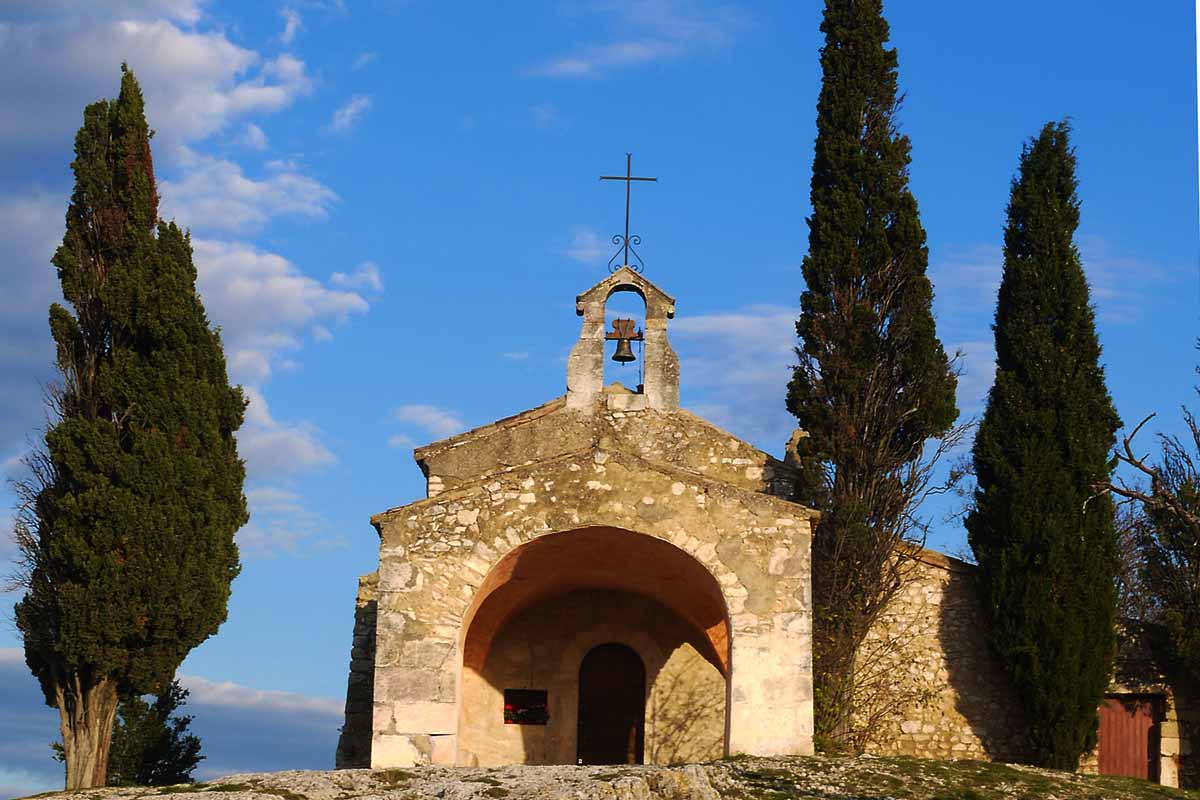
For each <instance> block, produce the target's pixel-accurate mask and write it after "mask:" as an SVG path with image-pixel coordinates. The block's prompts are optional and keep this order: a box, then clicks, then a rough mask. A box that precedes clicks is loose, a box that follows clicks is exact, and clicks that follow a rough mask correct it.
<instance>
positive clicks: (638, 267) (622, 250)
mask: <svg viewBox="0 0 1200 800" xmlns="http://www.w3.org/2000/svg"><path fill="white" fill-rule="evenodd" d="M612 243H613V244H615V245H616V246H617V252H615V253H613V254H612V258H610V259H609V260H608V272H609V274H610V275H611V274H612V273H614V272H616V271H617V270H619V269H620V268H621V267H629V268H630V269H631V270H633V271H634V272H637V273H639V274H640V273H641V272H642V270H644V269H645V268H646V262H644V261H642V257H641V256H640V255H638V251H637V250H634V249H633V246H634V245H638V246H639V247H640V246H641V244H642V237H641V236H639V235H638V234H636V233H635V234H633V235H632V236H622V235H621V234H619V233H614V234H613V237H612ZM630 253H633V257H634V259H635V260H636V262H637V263H634V262H633V261H630V260H629V254H630ZM622 255H624V259H623V260H622V262H621V263H619V264H618V263H617V259H618V258H620V257H621V256H622Z"/></svg>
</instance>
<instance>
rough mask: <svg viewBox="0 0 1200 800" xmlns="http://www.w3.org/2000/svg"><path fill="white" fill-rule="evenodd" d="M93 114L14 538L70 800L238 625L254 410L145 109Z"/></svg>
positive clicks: (126, 90)
mask: <svg viewBox="0 0 1200 800" xmlns="http://www.w3.org/2000/svg"><path fill="white" fill-rule="evenodd" d="M122 72H123V75H122V80H121V91H120V95H119V96H118V97H117V99H116V100H114V101H100V102H96V103H93V104H91V105H89V106H88V107H87V108H86V109H85V111H84V121H83V126H82V127H81V128H80V130H79V133H78V135H77V136H76V139H75V160H74V161H73V162H72V164H71V167H72V170H73V171H74V174H75V188H74V192H73V194H72V196H71V202H70V206H69V208H68V210H67V220H66V234H65V236H64V238H63V243H62V246H61V247H59V248H58V250H57V252H56V253H55V254H54V258H53V264H54V266H55V267H56V268H57V270H58V276H59V279H60V281H61V283H62V291H63V297H64V298H65V299H66V301H67V303H68V304H69V305H70V306H71V308H72V310H73V313H72V310H68V309H67V308H65V307H63V306H61V305H58V304H55V305H53V306H52V307H51V309H50V329H51V333H52V335H53V337H54V341H55V344H56V346H57V367H58V369H59V371H60V372H61V386H60V387H59V388H58V390H57V391H56V393H55V395H54V401H55V402H54V404H53V408H52V411H54V412H55V414H56V417H57V418H56V420H55V421H54V422H53V424H52V425H51V427H50V428H49V430H48V431H47V432H46V435H45V447H44V450H43V451H42V452H41V454H40V455H38V456H36V457H35V458H34V459H33V462H32V463H33V465H34V467H35V470H34V472H35V479H34V480H33V481H31V482H30V483H29V484H27V485H26V491H25V492H24V497H25V501H26V502H25V504H24V507H23V509H22V511H21V517H20V520H19V522H18V530H17V534H18V541H19V543H20V545H21V549H22V553H23V556H24V559H25V571H24V579H25V584H26V593H25V595H24V597H23V598H22V599H21V601H20V602H19V603H18V604H17V606H16V609H15V612H16V613H15V617H16V624H17V628H18V629H19V630H20V632H21V635H22V637H23V639H24V645H25V659H26V662H27V663H28V665H29V667H30V669H31V670H32V672H33V674H34V675H35V676H36V677H37V678H38V680H39V682H40V683H41V687H42V690H43V692H44V694H45V698H46V702H47V704H49V705H51V706H55V707H57V708H58V709H59V715H60V727H61V733H62V737H63V745H64V755H65V759H66V771H67V788H69V789H74V788H81V787H89V786H100V785H103V784H104V782H105V775H106V769H107V759H108V749H109V745H110V742H111V735H112V726H113V719H114V716H115V714H116V710H117V703H118V700H119V698H121V697H131V696H136V695H142V694H155V693H159V692H161V691H163V690H164V689H165V688H166V687H167V686H168V685H169V684H170V682H171V680H172V678H173V676H174V674H175V670H176V668H177V667H178V666H179V664H180V662H182V661H183V659H184V657H185V656H186V655H187V653H188V651H189V650H191V649H192V648H193V647H195V646H196V645H198V644H199V643H200V642H202V641H204V640H205V639H206V638H208V637H209V636H211V635H212V634H213V633H215V632H216V630H217V628H218V627H219V626H220V624H221V623H222V622H223V621H224V620H225V615H226V604H227V601H228V598H229V591H230V584H231V582H232V580H233V578H234V577H235V576H236V575H237V573H238V570H239V563H238V553H237V547H236V545H235V544H234V541H233V535H234V532H235V531H236V530H237V529H238V528H240V527H241V526H242V525H243V524H244V523H245V522H246V519H247V513H246V501H245V497H244V496H243V494H242V484H243V480H244V477H245V470H244V466H243V463H242V461H241V460H240V459H239V458H238V454H237V448H236V443H235V441H234V438H233V434H234V431H235V430H237V428H238V427H239V426H240V425H241V422H242V416H243V412H244V410H245V401H244V399H243V396H242V392H241V390H240V389H239V388H235V387H231V386H230V385H229V380H228V377H227V375H226V369H225V357H224V354H223V351H222V349H221V342H220V338H219V336H218V334H217V332H216V331H215V330H213V329H212V328H211V327H210V325H209V322H208V319H207V317H206V316H205V312H204V307H203V305H202V304H201V301H200V297H199V296H198V295H197V293H196V288H195V284H196V269H195V267H194V266H193V264H192V251H191V243H190V239H189V236H188V234H186V233H184V232H183V231H181V230H180V229H179V228H178V227H177V226H176V225H175V223H173V222H171V223H164V222H160V221H159V220H158V208H157V206H158V195H157V192H156V189H155V182H154V168H153V163H152V160H151V155H150V131H149V129H148V127H147V124H146V119H145V114H144V110H143V102H142V93H141V89H140V88H139V86H138V83H137V81H136V80H135V78H134V76H133V73H132V72H130V71H129V70H128V69H126V68H125V67H124V66H122Z"/></svg>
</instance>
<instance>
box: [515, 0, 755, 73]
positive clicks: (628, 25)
mask: <svg viewBox="0 0 1200 800" xmlns="http://www.w3.org/2000/svg"><path fill="white" fill-rule="evenodd" d="M589 9H590V10H591V11H592V12H593V13H596V14H597V15H599V16H600V17H601V20H600V21H601V23H604V22H607V23H608V24H609V25H610V26H611V28H612V29H613V30H614V32H615V34H614V36H613V38H612V39H610V40H609V41H605V42H601V43H596V44H588V45H583V46H581V47H578V48H576V49H575V50H574V51H572V52H570V53H567V54H564V55H561V56H556V57H554V58H551V59H548V60H546V61H543V62H541V63H539V64H535V65H533V66H532V67H530V68H528V69H527V70H526V74H529V75H539V76H545V77H551V78H599V77H602V76H604V75H606V74H608V73H609V72H612V71H614V70H619V69H626V68H631V67H638V66H642V65H645V64H650V63H653V62H656V61H664V60H671V59H678V58H682V57H684V56H687V55H690V54H692V53H696V52H701V51H714V50H719V49H723V48H725V47H728V46H730V45H731V44H732V43H733V41H734V39H735V38H736V35H737V33H738V32H739V31H740V30H741V29H743V28H744V27H745V26H746V25H747V24H748V20H747V16H746V14H745V13H744V12H743V11H742V10H740V9H738V8H736V7H734V6H729V5H711V4H708V3H705V2H701V1H700V0H611V1H610V2H605V3H599V4H595V5H593V6H589Z"/></svg>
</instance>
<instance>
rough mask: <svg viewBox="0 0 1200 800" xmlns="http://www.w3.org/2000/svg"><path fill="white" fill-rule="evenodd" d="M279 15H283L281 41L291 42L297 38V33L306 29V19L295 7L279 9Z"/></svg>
mask: <svg viewBox="0 0 1200 800" xmlns="http://www.w3.org/2000/svg"><path fill="white" fill-rule="evenodd" d="M279 16H281V17H283V31H282V32H280V34H279V41H280V42H282V43H283V44H291V43H292V40H293V39H295V38H296V34H298V33H299V32H300V31H302V30H304V20H302V19H301V18H300V13H299V12H298V11H296V9H294V8H283V9H281V10H280V11H279Z"/></svg>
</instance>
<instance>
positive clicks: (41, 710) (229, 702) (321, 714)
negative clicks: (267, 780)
mask: <svg viewBox="0 0 1200 800" xmlns="http://www.w3.org/2000/svg"><path fill="white" fill-rule="evenodd" d="M179 681H180V683H181V684H183V686H184V688H186V689H187V690H188V691H189V692H190V695H189V697H188V699H187V703H186V705H185V706H184V708H183V710H184V711H186V712H187V713H188V714H189V715H191V716H193V717H194V721H193V723H192V726H191V731H192V732H194V733H195V734H196V735H197V736H199V737H200V740H201V741H202V742H203V743H204V751H203V752H204V757H205V760H204V761H202V762H200V768H199V770H197V774H196V777H197V778H199V779H200V780H207V779H210V778H214V777H217V776H220V775H229V774H233V773H237V772H254V771H263V770H271V771H275V770H285V769H332V768H333V752H334V748H335V747H336V745H337V736H338V726H339V725H340V724H341V723H342V720H343V716H342V710H343V701H342V700H341V699H340V698H335V697H316V696H311V695H303V694H298V693H294V692H281V691H273V690H264V689H257V688H254V687H251V686H245V685H243V684H239V683H234V682H230V681H221V680H213V679H211V678H206V677H201V676H197V675H188V674H181V675H179ZM58 736H59V732H58V713H57V712H56V711H55V710H54V709H52V708H49V707H48V706H46V704H45V703H44V702H43V700H42V692H41V689H40V688H39V687H38V684H37V680H36V679H35V678H34V677H33V675H31V674H30V672H29V668H28V667H26V666H25V658H24V654H23V652H22V651H21V650H20V649H19V648H13V647H10V648H0V798H5V799H7V798H11V797H22V796H26V795H29V794H33V793H36V792H44V791H51V790H57V789H61V788H62V785H63V771H62V765H61V764H58V763H56V762H54V761H53V760H52V759H51V758H50V746H49V743H50V742H52V741H54V740H56V739H57V738H58Z"/></svg>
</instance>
